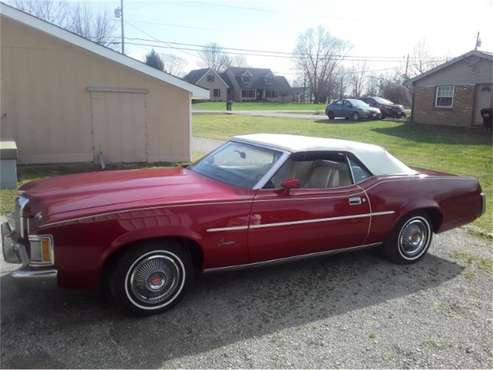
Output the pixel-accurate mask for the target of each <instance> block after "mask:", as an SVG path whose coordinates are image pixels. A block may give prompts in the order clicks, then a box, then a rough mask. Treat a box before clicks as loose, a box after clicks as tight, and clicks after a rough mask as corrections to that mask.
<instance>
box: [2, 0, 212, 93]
mask: <svg viewBox="0 0 493 370" xmlns="http://www.w3.org/2000/svg"><path fill="white" fill-rule="evenodd" d="M0 15H4V16H6V17H9V18H11V19H13V20H15V21H18V22H21V23H23V24H25V25H27V26H29V27H32V28H34V29H36V30H38V31H41V32H45V33H47V34H49V35H51V36H54V37H56V38H58V39H61V40H63V41H66V42H68V43H70V44H73V45H75V46H78V47H80V48H82V49H86V50H88V51H90V52H93V53H94V54H97V55H99V56H102V57H104V58H107V59H110V60H112V61H114V62H116V63H120V64H122V65H124V66H126V67H128V68H131V69H134V70H136V71H139V72H141V73H144V74H146V75H148V76H151V77H153V78H156V79H158V80H160V81H163V82H166V83H168V84H170V85H172V86H176V87H178V88H180V89H183V90H186V91H188V92H189V93H190V94H192V97H193V98H195V99H208V98H209V90H206V89H203V88H201V87H199V86H197V85H194V84H191V83H189V82H186V81H184V80H182V79H180V78H178V77H175V76H173V75H170V74H169V73H165V72H163V71H160V70H158V69H156V68H153V67H150V66H148V65H147V64H145V63H142V62H141V61H138V60H136V59H133V58H130V57H128V56H126V55H123V54H121V53H118V52H116V51H114V50H112V49H110V48H107V47H104V46H102V45H99V44H97V43H95V42H93V41H90V40H88V39H86V38H84V37H81V36H79V35H77V34H75V33H73V32H70V31H67V30H66V29H64V28H61V27H58V26H56V25H54V24H52V23H49V22H46V21H44V20H42V19H40V18H37V17H34V16H32V15H30V14H28V13H25V12H23V11H21V10H18V9H16V8H13V7H11V6H9V5H6V4H4V3H2V2H1V1H0Z"/></svg>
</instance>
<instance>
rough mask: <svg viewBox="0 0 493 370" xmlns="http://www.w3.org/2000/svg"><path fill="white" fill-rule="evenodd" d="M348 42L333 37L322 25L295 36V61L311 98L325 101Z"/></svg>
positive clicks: (321, 101) (315, 100)
mask: <svg viewBox="0 0 493 370" xmlns="http://www.w3.org/2000/svg"><path fill="white" fill-rule="evenodd" d="M347 49H348V46H347V43H346V42H345V41H343V40H340V39H338V38H336V37H333V36H331V35H330V34H329V32H328V31H327V30H325V29H324V28H323V27H322V26H319V27H317V28H309V29H307V30H306V31H305V32H303V33H301V34H300V35H299V36H298V42H297V44H296V48H295V50H294V54H295V57H296V63H297V65H298V68H299V69H300V71H301V73H302V74H303V75H304V76H305V78H306V81H307V82H308V86H309V88H310V91H311V95H312V97H313V100H314V102H316V103H324V102H325V101H326V100H327V98H329V96H328V95H327V94H328V93H329V92H330V91H331V90H332V89H333V86H334V85H335V82H334V81H333V78H334V72H335V70H336V67H337V66H338V65H339V63H340V61H341V59H342V57H343V55H344V54H345V53H346V52H347Z"/></svg>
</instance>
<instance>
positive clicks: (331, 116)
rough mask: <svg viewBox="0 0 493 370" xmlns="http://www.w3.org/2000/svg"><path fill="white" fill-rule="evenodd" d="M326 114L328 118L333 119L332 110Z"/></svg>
mask: <svg viewBox="0 0 493 370" xmlns="http://www.w3.org/2000/svg"><path fill="white" fill-rule="evenodd" d="M327 116H328V117H329V119H335V118H336V116H335V114H334V112H329V114H328V115H327Z"/></svg>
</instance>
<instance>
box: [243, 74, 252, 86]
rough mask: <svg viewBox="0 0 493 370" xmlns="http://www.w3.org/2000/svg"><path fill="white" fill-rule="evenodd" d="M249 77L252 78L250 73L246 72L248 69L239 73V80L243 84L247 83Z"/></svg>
mask: <svg viewBox="0 0 493 370" xmlns="http://www.w3.org/2000/svg"><path fill="white" fill-rule="evenodd" d="M251 79H252V74H251V73H250V72H248V71H246V72H245V73H243V74H242V75H241V80H242V81H243V83H245V84H247V83H249V82H250V80H251Z"/></svg>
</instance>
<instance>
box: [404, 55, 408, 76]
mask: <svg viewBox="0 0 493 370" xmlns="http://www.w3.org/2000/svg"><path fill="white" fill-rule="evenodd" d="M408 71H409V54H407V57H406V72H404V78H405V79H406V80H407V76H408V74H407V72H408Z"/></svg>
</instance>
